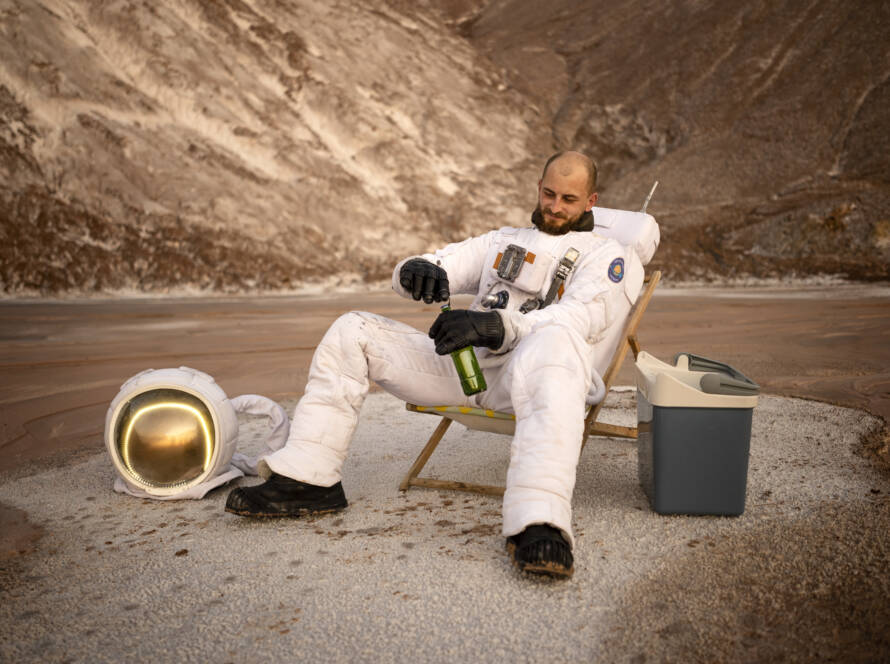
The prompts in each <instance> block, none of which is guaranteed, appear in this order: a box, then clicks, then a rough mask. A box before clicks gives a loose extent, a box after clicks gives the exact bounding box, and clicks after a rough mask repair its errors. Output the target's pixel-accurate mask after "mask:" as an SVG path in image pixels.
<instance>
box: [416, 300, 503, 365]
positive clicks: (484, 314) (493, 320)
mask: <svg viewBox="0 0 890 664" xmlns="http://www.w3.org/2000/svg"><path fill="white" fill-rule="evenodd" d="M430 338H431V339H433V340H435V342H436V352H437V353H438V354H439V355H447V354H448V353H453V352H454V351H456V350H459V349H461V348H463V347H464V346H487V347H488V348H498V347H500V345H501V344H502V343H504V323H503V322H502V321H501V317H500V316H499V315H498V313H497V312H496V311H469V310H467V309H452V310H451V311H443V312H442V313H441V314H439V317H438V318H437V319H436V320H435V322H434V323H433V326H432V327H431V328H430Z"/></svg>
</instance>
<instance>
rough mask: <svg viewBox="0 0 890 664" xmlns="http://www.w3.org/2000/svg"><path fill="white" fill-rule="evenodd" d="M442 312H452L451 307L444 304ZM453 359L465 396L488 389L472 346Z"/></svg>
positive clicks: (458, 351)
mask: <svg viewBox="0 0 890 664" xmlns="http://www.w3.org/2000/svg"><path fill="white" fill-rule="evenodd" d="M442 311H443V312H444V311H451V305H450V304H443V305H442ZM451 359H452V360H454V368H455V369H457V375H458V376H459V377H460V386H461V388H462V389H463V391H464V394H466V395H467V396H470V395H473V394H478V393H479V392H482V391H483V390H486V389H488V385H486V384H485V376H483V375H482V369H480V368H479V362H478V360H476V352H475V351H474V350H473V347H472V346H464V347H463V348H459V349H458V350H456V351H454V352H452V353H451Z"/></svg>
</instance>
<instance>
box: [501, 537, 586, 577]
mask: <svg viewBox="0 0 890 664" xmlns="http://www.w3.org/2000/svg"><path fill="white" fill-rule="evenodd" d="M507 553H509V554H510V559H511V560H512V561H513V564H514V565H515V566H516V568H517V569H518V570H519V571H520V572H526V573H528V574H538V575H540V576H549V577H551V578H554V579H570V578H572V575H573V574H574V573H575V567H574V566H572V567H569V568H567V567H566V566H565V565H560V564H558V563H553V562H548V563H544V562H540V563H526V562H522V561H520V560H516V544H514V543H513V542H511V541H509V540H508V541H507Z"/></svg>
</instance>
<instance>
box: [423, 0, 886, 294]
mask: <svg viewBox="0 0 890 664" xmlns="http://www.w3.org/2000/svg"><path fill="white" fill-rule="evenodd" d="M440 7H441V11H442V12H443V15H444V16H445V19H446V20H448V21H450V22H451V23H452V25H454V26H455V27H456V28H457V29H458V30H460V32H461V33H462V34H464V35H465V36H467V38H468V39H469V40H470V42H471V43H472V44H473V45H474V46H476V47H477V49H479V50H480V51H481V52H482V53H484V54H486V55H487V56H489V57H490V58H491V59H492V60H493V61H494V62H495V63H496V64H497V65H498V66H500V67H501V70H502V72H503V75H504V76H505V78H506V79H507V80H508V81H509V83H510V85H511V86H514V87H516V88H517V89H518V90H520V91H521V92H523V93H524V94H526V95H528V96H529V97H531V98H534V99H537V101H538V104H539V105H540V107H541V108H542V110H543V112H544V113H545V114H546V115H547V117H549V118H552V121H551V128H552V140H553V144H554V145H555V146H558V147H567V146H576V147H578V148H579V149H582V150H586V151H588V152H589V153H590V154H591V155H595V157H596V159H597V161H598V163H599V165H600V167H601V187H600V189H601V194H602V197H601V203H602V204H604V205H606V206H610V207H628V208H634V207H636V206H638V205H639V202H640V201H642V199H643V197H644V196H645V193H646V191H647V190H648V187H649V185H650V184H651V183H652V182H653V181H655V180H658V181H659V182H660V184H659V188H658V191H657V194H656V196H655V199H654V200H653V203H652V208H651V209H652V211H653V212H654V213H655V214H656V215H657V216H658V218H659V220H660V221H661V223H662V229H663V231H664V233H663V237H664V241H663V243H662V247H661V249H660V250H659V255H658V260H657V262H658V263H660V264H661V266H662V267H663V269H666V270H667V271H668V272H669V273H671V274H672V275H674V276H675V277H677V278H684V277H687V278H688V277H693V278H710V277H714V276H718V275H719V276H722V277H724V278H733V277H743V276H746V275H754V276H760V277H781V276H784V275H788V274H798V275H804V274H818V273H833V274H841V275H844V276H848V277H853V278H863V279H872V278H884V279H886V278H887V277H888V276H890V271H888V262H890V103H888V102H890V40H888V39H887V36H888V35H890V5H888V4H887V3H885V2H862V3H852V4H851V3H835V2H827V1H814V2H799V1H797V0H786V1H784V2H772V1H770V0H753V1H749V2H743V3H722V2H689V1H686V0H673V1H670V2H658V1H652V0H622V1H621V2H611V3H601V2H596V3H581V2H573V1H570V0H553V1H552V2H549V3H548V4H547V11H546V12H542V11H541V10H540V8H539V7H537V6H535V5H534V3H528V2H524V1H523V0H492V1H491V2H475V3H474V2H471V1H470V0H466V1H465V2H463V3H462V4H461V3H459V2H454V3H452V4H451V5H448V6H444V5H440Z"/></svg>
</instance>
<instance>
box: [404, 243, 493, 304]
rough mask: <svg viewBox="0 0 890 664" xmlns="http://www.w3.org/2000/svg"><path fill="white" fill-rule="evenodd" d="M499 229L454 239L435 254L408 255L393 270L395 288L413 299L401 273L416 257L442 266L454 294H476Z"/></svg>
mask: <svg viewBox="0 0 890 664" xmlns="http://www.w3.org/2000/svg"><path fill="white" fill-rule="evenodd" d="M495 233H496V231H492V232H491V233H486V234H485V235H479V236H477V237H473V238H469V239H468V240H464V241H463V242H454V243H452V244H449V245H446V246H444V247H442V248H441V249H438V250H436V251H435V252H433V253H431V254H421V255H419V256H408V257H407V258H405V259H403V260H401V261H399V263H398V265H396V267H395V269H394V270H393V271H392V289H393V290H394V291H395V292H396V293H398V294H399V295H401V296H402V297H406V298H409V299H410V298H411V293H410V291H407V290H405V289H404V288H403V287H402V284H400V283H399V272H400V271H401V269H402V266H403V265H404V264H405V263H407V262H408V261H409V260H411V259H412V258H423V259H425V260H428V261H429V262H430V263H433V264H435V265H438V266H440V267H441V268H443V269H444V270H445V272H446V273H447V274H448V288H449V290H450V292H451V294H452V295H460V294H468V293H469V294H473V295H475V294H476V291H477V290H478V289H479V279H480V276H481V274H482V266H483V265H484V263H485V253H486V251H488V248H489V247H490V246H491V243H492V241H493V238H494V236H495Z"/></svg>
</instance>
